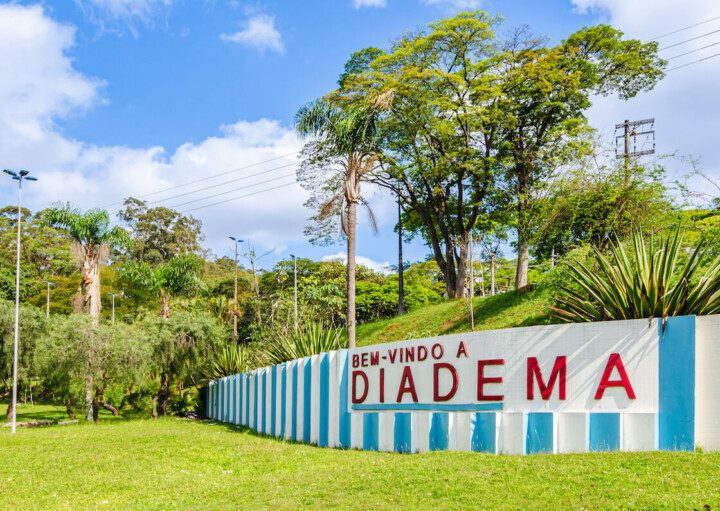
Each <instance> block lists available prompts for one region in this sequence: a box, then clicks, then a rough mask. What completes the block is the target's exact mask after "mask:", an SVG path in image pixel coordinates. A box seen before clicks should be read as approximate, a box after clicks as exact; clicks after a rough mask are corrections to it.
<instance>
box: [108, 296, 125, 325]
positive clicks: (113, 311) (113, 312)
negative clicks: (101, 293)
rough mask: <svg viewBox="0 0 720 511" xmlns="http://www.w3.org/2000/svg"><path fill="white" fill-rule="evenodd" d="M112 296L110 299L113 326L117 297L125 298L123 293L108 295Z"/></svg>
mask: <svg viewBox="0 0 720 511" xmlns="http://www.w3.org/2000/svg"><path fill="white" fill-rule="evenodd" d="M108 294H109V295H110V298H112V324H113V325H114V324H115V297H116V296H118V295H119V296H123V292H122V291H121V292H120V293H108Z"/></svg>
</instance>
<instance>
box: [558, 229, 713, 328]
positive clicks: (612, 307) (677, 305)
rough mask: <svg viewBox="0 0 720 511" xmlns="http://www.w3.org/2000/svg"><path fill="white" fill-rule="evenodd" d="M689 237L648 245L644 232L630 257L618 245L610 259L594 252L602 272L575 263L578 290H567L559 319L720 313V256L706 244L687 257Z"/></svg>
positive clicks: (572, 272)
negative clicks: (684, 248) (684, 242)
mask: <svg viewBox="0 0 720 511" xmlns="http://www.w3.org/2000/svg"><path fill="white" fill-rule="evenodd" d="M682 240H683V232H682V230H680V229H678V230H676V231H675V233H674V234H672V235H671V236H668V237H665V238H662V239H661V240H660V241H659V243H658V242H656V240H655V239H654V238H652V237H651V238H650V240H649V242H647V243H646V241H645V239H644V237H643V235H642V234H641V233H639V232H636V233H634V234H633V236H632V239H631V240H630V250H629V253H628V251H626V249H625V248H623V246H622V244H621V243H620V242H619V240H617V239H616V240H615V241H614V242H613V243H612V244H611V246H610V250H609V252H610V253H609V255H608V256H606V255H605V254H603V253H602V252H601V251H600V250H598V249H595V250H594V258H595V261H596V263H597V268H593V269H591V268H588V267H587V266H586V265H584V264H582V263H581V262H579V261H574V262H572V263H570V264H569V270H570V276H571V279H572V282H573V283H574V284H575V285H576V286H577V288H578V289H577V290H573V289H570V288H568V287H563V288H562V290H563V294H564V296H562V297H561V298H560V299H559V300H558V302H559V304H558V307H553V314H554V315H555V316H556V317H558V318H560V319H562V320H564V321H568V322H577V321H606V320H615V319H638V318H651V317H657V318H663V320H664V319H665V318H667V317H668V316H682V315H688V314H696V315H701V314H714V313H718V312H720V257H716V258H712V255H711V253H710V251H709V250H708V248H709V240H708V239H707V238H703V239H701V240H700V241H699V242H698V244H697V245H696V246H695V248H694V249H692V250H691V251H690V252H689V254H688V257H687V259H684V258H681V252H682Z"/></svg>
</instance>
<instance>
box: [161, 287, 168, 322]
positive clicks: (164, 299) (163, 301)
mask: <svg viewBox="0 0 720 511" xmlns="http://www.w3.org/2000/svg"><path fill="white" fill-rule="evenodd" d="M160 302H161V306H162V310H161V311H160V316H162V318H163V319H170V297H169V296H168V294H167V292H166V291H165V290H164V289H161V290H160Z"/></svg>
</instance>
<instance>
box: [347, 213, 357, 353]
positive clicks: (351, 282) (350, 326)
mask: <svg viewBox="0 0 720 511" xmlns="http://www.w3.org/2000/svg"><path fill="white" fill-rule="evenodd" d="M356 228H357V202H355V201H352V200H351V201H349V202H348V205H347V233H346V234H347V330H348V347H349V348H354V347H355V233H356Z"/></svg>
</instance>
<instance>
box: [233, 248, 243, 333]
mask: <svg viewBox="0 0 720 511" xmlns="http://www.w3.org/2000/svg"><path fill="white" fill-rule="evenodd" d="M230 239H231V240H233V241H234V242H235V291H234V293H233V338H234V339H235V343H237V340H238V329H237V316H238V315H237V301H238V243H242V242H243V240H241V239H239V238H235V237H234V236H230Z"/></svg>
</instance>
